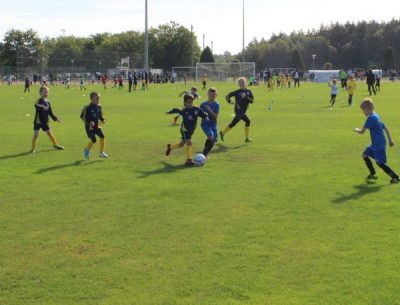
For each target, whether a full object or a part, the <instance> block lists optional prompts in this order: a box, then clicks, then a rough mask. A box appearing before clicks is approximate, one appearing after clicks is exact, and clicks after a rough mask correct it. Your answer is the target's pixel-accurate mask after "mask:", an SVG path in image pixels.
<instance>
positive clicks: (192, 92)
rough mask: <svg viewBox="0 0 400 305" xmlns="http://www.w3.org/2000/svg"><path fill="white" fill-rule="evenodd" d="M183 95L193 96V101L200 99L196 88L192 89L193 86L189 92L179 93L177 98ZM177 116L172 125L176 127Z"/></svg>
mask: <svg viewBox="0 0 400 305" xmlns="http://www.w3.org/2000/svg"><path fill="white" fill-rule="evenodd" d="M184 94H191V95H193V97H194V99H195V100H196V99H199V98H201V96H200V95H198V93H197V87H194V86H193V87H192V88H191V89H190V91H183V92H181V93H180V94H179V97H181V96H182V95H184ZM179 116H180V115H176V116H174V119H173V122H172V125H178V119H179Z"/></svg>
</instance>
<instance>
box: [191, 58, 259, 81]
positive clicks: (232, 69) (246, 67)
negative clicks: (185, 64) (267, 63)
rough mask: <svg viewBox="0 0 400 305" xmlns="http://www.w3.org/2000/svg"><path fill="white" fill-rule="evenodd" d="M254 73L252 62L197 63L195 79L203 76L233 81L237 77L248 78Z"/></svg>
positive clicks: (254, 68)
mask: <svg viewBox="0 0 400 305" xmlns="http://www.w3.org/2000/svg"><path fill="white" fill-rule="evenodd" d="M255 73H256V64H255V63H254V62H230V63H197V64H196V81H201V79H202V77H203V76H206V77H207V79H209V80H212V81H224V82H225V81H233V80H235V79H237V78H239V77H246V78H249V77H251V76H254V75H255Z"/></svg>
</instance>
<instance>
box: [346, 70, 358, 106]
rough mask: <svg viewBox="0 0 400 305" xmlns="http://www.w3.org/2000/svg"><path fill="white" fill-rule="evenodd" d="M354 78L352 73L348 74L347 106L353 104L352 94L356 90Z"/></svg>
mask: <svg viewBox="0 0 400 305" xmlns="http://www.w3.org/2000/svg"><path fill="white" fill-rule="evenodd" d="M356 89H357V88H356V80H355V79H354V75H352V76H350V80H349V81H348V82H347V90H348V91H349V106H352V105H353V96H354V92H355V91H356Z"/></svg>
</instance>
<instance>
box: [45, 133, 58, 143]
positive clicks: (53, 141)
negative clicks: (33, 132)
mask: <svg viewBox="0 0 400 305" xmlns="http://www.w3.org/2000/svg"><path fill="white" fill-rule="evenodd" d="M47 135H48V137H49V139H50V141H51V143H53V145H57V140H56V137H55V136H54V135H53V134H52V133H48V134H47Z"/></svg>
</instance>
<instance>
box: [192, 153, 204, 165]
mask: <svg viewBox="0 0 400 305" xmlns="http://www.w3.org/2000/svg"><path fill="white" fill-rule="evenodd" d="M206 160H207V158H206V156H204V155H203V154H196V155H195V156H194V164H195V165H196V166H201V165H204V164H205V163H206Z"/></svg>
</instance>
